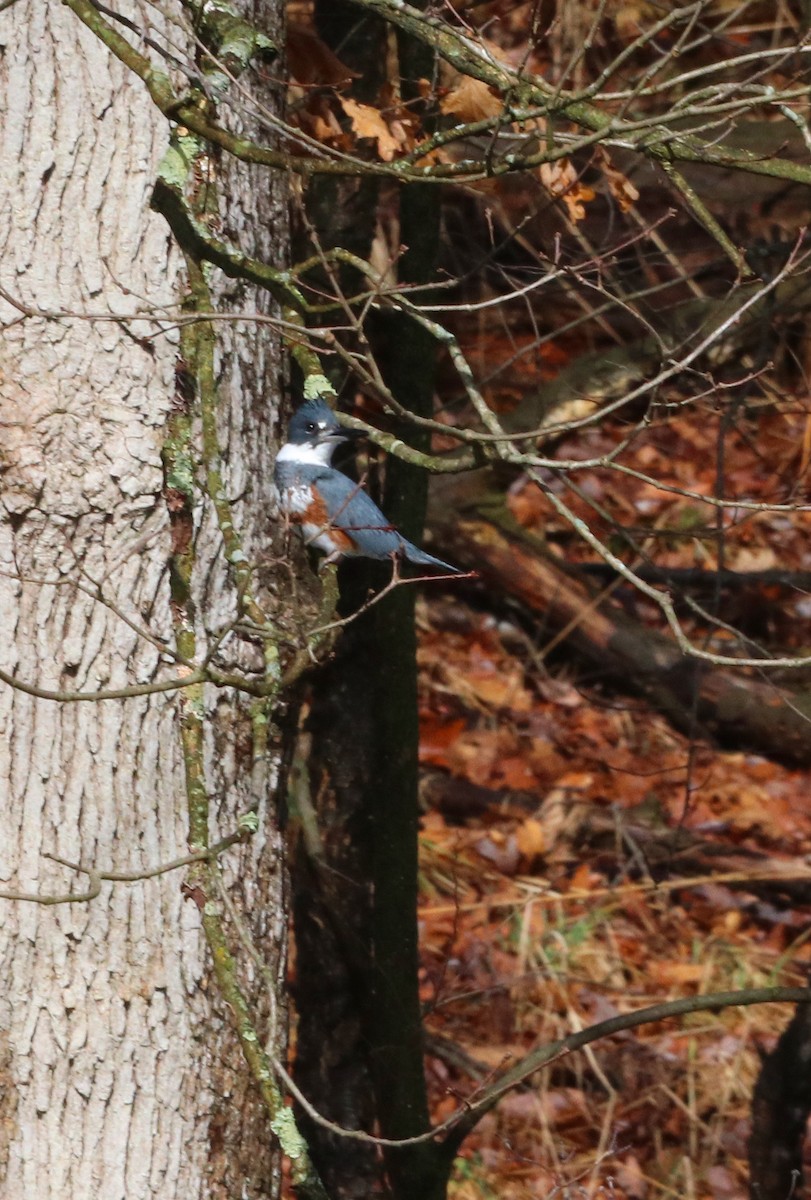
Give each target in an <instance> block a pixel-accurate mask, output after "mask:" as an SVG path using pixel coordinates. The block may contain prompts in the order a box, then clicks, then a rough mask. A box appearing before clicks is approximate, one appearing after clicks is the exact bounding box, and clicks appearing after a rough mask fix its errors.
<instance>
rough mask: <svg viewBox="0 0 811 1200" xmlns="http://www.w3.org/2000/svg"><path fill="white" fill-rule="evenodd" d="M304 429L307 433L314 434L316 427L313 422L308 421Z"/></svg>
mask: <svg viewBox="0 0 811 1200" xmlns="http://www.w3.org/2000/svg"><path fill="white" fill-rule="evenodd" d="M304 428H305V429H306V431H307V433H315V431H316V429H318V426H317V425H316V423H315V421H308V422H307V424H306V425H305V426H304Z"/></svg>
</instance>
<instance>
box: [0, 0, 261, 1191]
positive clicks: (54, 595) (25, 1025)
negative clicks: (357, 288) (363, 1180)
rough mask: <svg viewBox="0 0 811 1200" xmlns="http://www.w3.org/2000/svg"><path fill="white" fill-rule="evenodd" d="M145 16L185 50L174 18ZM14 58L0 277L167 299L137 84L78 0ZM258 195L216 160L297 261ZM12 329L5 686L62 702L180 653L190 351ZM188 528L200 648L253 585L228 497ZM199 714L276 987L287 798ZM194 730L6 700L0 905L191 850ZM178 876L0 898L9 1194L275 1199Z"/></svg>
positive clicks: (228, 344) (6, 398)
mask: <svg viewBox="0 0 811 1200" xmlns="http://www.w3.org/2000/svg"><path fill="white" fill-rule="evenodd" d="M268 7H269V8H270V9H271V12H270V14H269V15H270V16H272V9H273V8H274V7H275V6H270V5H269V6H268ZM126 11H127V15H128V16H129V17H130V18H131V19H133V20H135V21H137V22H138V23H139V24H141V25H142V26H148V27H149V28H150V31H151V32H152V33H153V35H156V36H158V37H160V36H161V34H162V32H165V28H164V27H163V26H162V22H163V20H164V18H163V17H162V16H161V15H160V11H161V10H158V9H156V8H154V7H152V6H150V7H147V6H146V5H144V6H143V7H138V6H132V7H129V8H127V10H126ZM172 33H173V37H174V38H177V36H178V29H177V28H174V29H173V30H172ZM0 41H2V42H3V43H4V44H5V53H4V54H3V55H2V56H0V112H2V113H3V133H2V138H0V211H2V212H3V213H4V214H7V219H6V220H5V221H4V222H3V223H2V225H0V286H1V287H3V288H4V289H6V291H7V292H8V293H9V294H10V295H11V296H13V297H15V298H17V299H19V300H21V301H22V302H24V303H25V304H28V305H30V306H32V307H35V308H38V309H47V310H49V311H52V310H67V311H69V312H73V313H88V312H89V313H96V314H98V313H102V312H107V311H109V312H111V313H113V314H124V313H131V312H132V311H133V310H135V309H137V308H140V307H142V306H147V305H170V306H174V305H176V304H177V302H178V300H179V298H180V296H181V288H182V279H181V259H180V256H179V254H178V253H177V252H176V250H175V249H174V248H173V244H172V240H171V238H170V236H169V232H168V229H167V227H166V224H165V222H164V221H163V219H162V218H161V217H160V216H158V215H157V214H153V213H151V212H150V211H149V198H150V194H151V190H152V184H153V181H154V177H155V172H156V168H157V166H158V163H159V161H160V158H161V156H162V154H163V153H164V151H165V149H166V145H167V139H168V133H169V130H168V125H167V123H166V122H165V120H164V119H163V118H162V117H161V116H160V115H159V114H158V113H157V111H156V110H155V109H154V107H153V106H152V104H151V102H150V100H149V98H148V96H147V95H146V93H145V90H144V88H143V86H142V84H141V83H140V82H139V81H138V80H137V79H134V78H133V77H132V76H130V75H128V73H127V72H126V71H125V69H124V67H123V66H121V64H120V63H118V62H117V61H116V60H115V59H113V57H112V56H111V55H110V54H109V52H108V51H107V50H106V48H105V47H104V46H103V45H101V44H100V43H99V42H98V41H97V40H96V39H95V38H94V37H93V36H92V35H91V34H90V33H89V32H88V30H87V29H85V28H84V27H83V26H82V25H81V24H80V23H79V22H78V20H77V19H76V18H75V17H74V16H73V15H72V14H71V13H70V12H69V11H67V10H66V9H64V8H62V7H61V6H59V5H40V4H35V3H33V2H28V0H18V3H17V4H15V5H14V6H13V7H12V8H10V9H7V10H6V11H5V12H3V13H0ZM255 184H256V181H255V180H254V179H252V178H251V177H250V175H249V173H248V171H247V170H244V169H240V170H234V171H231V170H230V169H228V168H227V167H226V168H224V177H223V183H222V192H223V194H225V193H226V192H227V193H228V195H229V197H230V199H229V203H228V211H227V213H226V214H225V216H226V219H227V220H228V222H229V227H230V229H231V230H232V231H233V232H234V233H235V234H236V236H240V235H241V234H242V233H243V232H244V231H245V230H246V229H248V227H249V226H251V225H254V226H255V225H256V224H258V223H260V222H261V226H262V229H263V230H265V231H267V230H272V231H273V238H271V234H270V233H269V232H263V233H262V234H261V235H259V236H257V235H253V236H248V237H247V240H248V246H247V248H248V249H249V251H250V252H256V251H257V250H262V251H263V252H269V251H271V250H272V251H273V253H275V254H276V255H279V254H280V253H281V254H284V251H285V244H284V231H285V222H284V219H283V215H280V214H281V213H282V210H281V209H280V204H279V193H278V191H277V190H274V188H273V186H272V185H271V182H270V181H269V180H268V179H267V178H265V179H264V180H263V183H262V187H261V188H257V187H256V186H255ZM9 215H10V220H9V219H8V216H9ZM271 240H273V241H274V242H275V246H271ZM259 242H261V243H263V244H262V245H258V244H257V243H259ZM251 243H253V244H251ZM234 299H235V300H236V304H237V305H238V304H241V303H245V304H246V306H249V307H255V303H256V302H255V301H254V300H253V298H252V297H250V298H248V297H246V296H245V295H237V296H236V297H234V296H233V294H232V297H231V299H230V303H231V304H233V303H234ZM260 303H261V302H260ZM0 320H2V321H3V323H4V326H5V328H4V330H3V339H2V344H0V430H1V431H2V432H1V434H0V438H1V445H2V451H1V453H2V459H1V460H0V470H2V477H1V478H0V627H1V628H2V630H3V637H2V639H1V640H0V668H2V669H4V670H5V671H6V672H10V673H13V674H14V675H15V676H17V677H19V679H21V680H23V681H26V682H28V683H35V684H37V685H39V686H40V687H45V688H51V689H61V690H65V689H67V690H71V689H79V690H82V691H94V690H97V689H99V688H118V687H124V686H128V685H131V684H136V683H137V684H141V683H149V682H151V681H154V680H156V679H161V678H165V677H166V676H167V675H170V674H172V673H173V670H174V669H173V667H172V664H171V661H170V660H169V659H168V658H167V656H166V655H165V654H163V653H162V652H161V649H160V644H159V643H158V644H156V642H155V641H154V640H150V639H163V640H166V641H167V642H169V643H171V638H172V623H171V615H170V608H169V589H168V580H167V561H168V557H169V554H170V543H169V525H168V519H167V508H166V503H165V499H164V495H163V476H162V465H161V449H162V444H163V439H164V424H165V421H166V419H167V416H168V414H169V413H170V412H171V411H172V407H173V403H174V398H175V371H176V367H177V362H178V336H177V333H176V332H172V333H169V334H167V335H165V336H159V337H156V338H154V339H152V340H148V341H147V340H143V339H145V337H146V335H147V334H150V333H153V332H154V325H148V324H147V323H146V322H144V323H140V324H135V325H132V324H128V325H126V326H122V325H119V324H117V323H114V322H110V321H106V322H95V321H87V320H80V319H60V320H49V319H46V318H39V317H28V318H26V319H22V318H21V314H20V312H19V311H16V310H15V309H14V308H13V307H12V306H11V305H10V304H8V303H6V302H5V301H2V300H0ZM167 324H170V322H167ZM257 329H260V332H258V333H257V332H256V330H257ZM220 370H221V375H222V378H221V399H222V416H221V428H220V436H221V441H222V443H223V457H224V465H225V475H226V488H227V490H228V493H229V495H239V496H240V497H241V498H242V499H241V503H240V504H239V505H238V506H237V510H236V515H237V518H238V520H239V522H240V524H241V526H242V527H243V529H244V531H245V534H246V550H247V553H248V554H254V553H256V552H257V550H258V549H259V548H260V546H261V543H262V539H263V537H264V536H265V534H266V528H267V527H266V515H265V514H266V513H267V510H268V506H269V486H270V480H269V472H268V469H267V458H268V453H267V447H268V442H269V420H270V417H271V415H272V413H273V411H274V410H273V404H274V400H275V396H276V388H275V383H276V377H277V375H278V357H277V343H276V341H275V339H274V338H273V337H272V336H271V335H270V334H269V333H268V331H267V327H264V328H260V327H255V326H247V327H246V326H243V327H240V328H239V329H234V330H233V331H231V332H229V333H228V334H227V335H226V336H225V338H224V339H223V344H222V354H221V361H220ZM195 518H196V521H195V526H196V528H195V553H196V556H197V564H198V565H197V569H196V577H197V580H198V596H197V600H198V613H197V616H198V620H199V624H200V633H201V634H204V631H205V630H208V631H209V632H211V631H216V630H217V629H218V628H219V627H220V625H221V624H222V622H223V620H224V619H226V618H227V616H228V615H230V614H231V613H232V612H233V588H232V587H230V586H229V583H228V580H227V577H226V572H225V565H224V561H223V557H222V553H221V543H220V538H219V535H218V534H217V532H216V526H215V522H214V519H213V516H212V513H211V510H210V505H207V504H202V503H201V505H200V508H199V511H198V512H197V513H195ZM82 589H86V590H82ZM88 592H91V593H98V594H96V595H90V594H88ZM99 595H101V597H102V598H101V599H100V598H99ZM113 606H114V607H113ZM147 635H148V636H147ZM207 707H208V711H209V716H210V717H211V735H210V740H211V745H210V747H209V766H210V768H211V783H212V789H213V790H214V791H215V793H216V797H217V801H218V806H217V809H216V811H215V812H214V813H213V816H212V822H211V825H212V828H211V830H210V832H211V837H212V840H216V839H217V838H218V837H220V836H223V835H225V834H227V833H230V832H231V831H232V830H233V829H234V827H235V823H236V818H237V815H238V814H239V813H240V812H243V811H245V809H247V808H249V807H251V806H256V805H258V806H259V810H260V818H261V825H260V834H259V836H258V837H257V838H256V839H255V840H254V842H253V843H252V845H251V846H250V847H248V848H246V849H244V850H232V851H231V852H229V853H230V856H231V857H230V863H232V864H233V867H232V870H233V877H234V878H236V879H238V880H240V882H239V884H238V885H236V886H235V891H234V894H235V896H236V898H237V900H238V902H239V901H241V902H242V903H243V904H245V905H251V906H252V908H253V911H254V912H256V913H258V914H265V915H264V916H262V917H258V918H257V921H256V922H255V924H254V934H255V935H257V936H258V937H259V938H260V941H262V942H263V944H264V945H266V946H267V947H269V948H270V959H271V964H272V969H275V970H277V971H279V970H281V969H282V968H283V955H282V954H281V952H280V946H281V945H282V944H283V936H282V933H283V918H282V904H281V891H280V889H281V881H280V876H279V873H278V868H277V866H276V863H277V861H278V855H277V854H276V853H274V851H275V849H276V848H277V844H276V843H277V834H276V832H274V831H273V826H272V825H271V824H270V823H269V821H268V813H267V799H268V793H269V787H270V784H271V782H272V780H271V779H270V778H269V772H268V769H267V768H263V767H262V766H261V764H260V766H259V767H258V768H255V767H253V766H252V764H251V754H250V748H248V751H247V752H246V751H245V748H244V743H243V742H242V741H241V740H240V739H241V738H243V736H245V735H246V730H247V736H248V737H249V736H250V726H249V723H248V721H247V717H246V714H245V712H244V711H243V706H240V705H236V704H235V703H234V701H233V698H232V697H231V695H230V694H229V693H220V694H216V695H215V694H213V693H211V694H209V695H208V696H207ZM176 713H177V696H176V694H174V693H164V694H157V695H152V696H148V697H141V698H135V699H127V700H108V701H104V702H101V703H80V704H70V703H68V704H63V703H56V702H53V701H50V700H43V699H38V698H35V697H32V696H30V695H27V694H25V693H24V692H22V691H20V690H16V689H14V688H10V687H7V686H6V685H4V684H3V685H0V798H1V800H0V888H2V889H4V890H6V891H8V890H13V891H21V892H28V893H31V892H37V893H64V892H69V891H74V892H76V891H80V890H82V889H83V888H84V887H85V885H86V882H87V880H86V878H85V877H83V876H79V875H76V874H75V873H73V872H72V871H70V870H69V869H68V868H66V867H65V866H62V865H59V864H56V863H53V862H51V861H48V860H47V859H44V858H43V854H46V853H51V854H56V855H59V856H61V857H63V858H64V859H66V860H69V861H70V862H73V863H82V864H84V865H86V866H90V867H92V868H95V869H99V870H111V869H112V870H122V871H140V870H145V869H147V868H150V867H154V866H156V865H157V864H159V863H161V862H165V861H167V860H171V859H173V858H175V857H177V856H179V855H183V854H184V853H186V852H187V836H188V835H187V821H186V816H185V796H184V783H183V766H182V756H181V749H180V743H179V739H178V728H177V715H176ZM270 864H273V865H272V866H271V865H270ZM182 879H183V873H182V872H177V871H175V872H172V873H169V874H167V875H163V876H160V877H157V878H154V879H151V880H148V881H142V882H137V883H134V884H110V883H105V884H103V885H102V890H101V894H100V895H99V897H98V898H97V899H96V900H95V901H92V902H91V903H89V904H75V903H74V904H65V905H59V906H53V907H44V906H41V905H37V904H33V903H30V902H25V901H20V900H7V899H2V900H0V973H1V974H2V978H3V980H4V986H3V988H2V993H1V994H0V1092H1V1093H2V1096H3V1100H2V1110H0V1112H1V1115H2V1121H0V1130H1V1132H0V1194H2V1195H3V1197H4V1198H5V1200H23V1198H25V1200H28V1198H29V1197H33V1196H36V1197H37V1198H38V1200H49V1198H53V1200H73V1198H74V1197H75V1198H77V1200H78V1198H79V1197H81V1198H85V1197H88V1196H106V1197H110V1198H111V1200H112V1198H115V1197H122V1198H123V1197H126V1200H140V1198H142V1197H170V1196H181V1195H182V1196H184V1197H189V1198H192V1197H197V1196H203V1195H212V1196H216V1195H225V1194H229V1195H244V1196H254V1195H260V1194H261V1195H269V1194H271V1191H270V1190H269V1189H271V1188H272V1186H273V1184H272V1182H271V1176H272V1172H273V1170H274V1168H273V1167H272V1165H271V1163H270V1162H269V1153H270V1151H269V1142H270V1138H269V1136H268V1133H267V1129H266V1127H265V1129H264V1133H263V1134H262V1135H261V1137H260V1136H259V1134H258V1131H257V1128H256V1126H255V1123H254V1118H255V1117H256V1116H257V1113H256V1105H255V1102H254V1101H253V1100H252V1099H251V1098H250V1097H251V1096H252V1088H251V1084H250V1082H249V1081H248V1079H247V1072H246V1070H245V1067H244V1065H243V1063H242V1060H241V1057H240V1053H239V1049H238V1046H237V1044H236V1041H235V1039H234V1037H233V1034H232V1032H231V1029H230V1025H229V1014H228V1013H227V1012H226V1011H225V1009H224V1006H222V1005H220V1004H218V1001H217V996H216V991H215V989H214V987H213V984H211V982H210V981H209V979H208V965H207V956H206V950H205V946H204V944H203V941H202V937H201V932H200V917H199V913H198V912H197V910H196V908H195V906H194V905H193V904H188V903H185V902H184V900H183V897H182V894H181V888H180V885H181V882H182ZM274 964H275V965H274ZM246 970H247V974H248V976H250V975H251V973H252V971H251V969H250V966H248V968H246ZM237 1135H238V1140H237Z"/></svg>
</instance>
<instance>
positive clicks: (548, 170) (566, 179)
mask: <svg viewBox="0 0 811 1200" xmlns="http://www.w3.org/2000/svg"><path fill="white" fill-rule="evenodd" d="M538 173H539V175H540V177H541V183H542V184H543V185H544V187H545V188H546V190H547V191H548V192H549V194H550V195H551V196H554V197H555V199H556V200H562V201H563V203H564V204H565V205H566V208H567V210H568V213H569V218H570V219H571V220H572V221H582V220H583V218H584V217H585V215H586V209H585V205H586V204H587V203H588V202H589V200H593V199H594V197H595V195H596V193H595V191H594V189H593V188H590V187H587V186H586V185H585V184H584V183H581V182H580V180H579V179H578V177H577V172H576V171H575V169H574V167H573V166H572V164H571V162H570V161H569V159H568V158H560V159H558V160H557V162H551V163H541V165H540V167H539V168H538Z"/></svg>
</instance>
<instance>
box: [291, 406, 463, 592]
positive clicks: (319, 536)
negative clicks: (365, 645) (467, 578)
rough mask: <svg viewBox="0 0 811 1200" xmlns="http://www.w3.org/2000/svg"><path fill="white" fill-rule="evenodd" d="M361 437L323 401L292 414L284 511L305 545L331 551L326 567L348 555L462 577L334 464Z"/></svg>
mask: <svg viewBox="0 0 811 1200" xmlns="http://www.w3.org/2000/svg"><path fill="white" fill-rule="evenodd" d="M359 436H362V432H360V431H357V430H354V429H345V428H344V427H343V426H342V425H340V424H339V423H338V419H337V418H336V416H335V413H334V412H333V411H332V409H331V408H330V407H329V405H328V404H326V403H325V401H323V400H305V401H304V403H303V404H301V405H300V406H299V408H297V409H296V411H295V413H294V414H293V416H292V417H291V418H290V424H289V426H288V429H287V441H286V442H285V444H284V445H283V446H282V447H281V449H280V450H279V453H278V454H277V455H276V463H275V467H274V483H275V485H276V492H277V496H278V502H279V509H280V511H281V512H282V514H283V515H284V517H285V518H286V519H287V520H288V521H289V522H290V523H291V524H293V525H297V526H299V528H300V531H301V535H302V537H303V539H304V544H305V545H307V546H314V547H315V548H316V549H317V550H322V551H324V553H325V554H326V558H325V559H324V561H323V563H322V564H321V565H322V566H324V565H326V564H327V563H332V562H338V561H339V560H340V559H342V558H344V557H346V558H376V559H381V560H385V559H387V558H390V559H391V560H392V562H393V564H394V571H395V574H396V572H397V566H398V563H399V561H400V560H401V559H404V558H405V559H407V560H408V561H409V562H411V563H414V564H415V565H416V566H420V567H433V568H435V569H436V570H438V571H445V572H447V573H448V574H452V575H461V574H462V572H461V571H460V570H459V568H458V567H453V566H451V564H450V563H446V562H443V561H442V559H441V558H435V557H434V555H433V554H428V553H426V551H425V550H420V549H419V547H418V546H415V545H414V543H413V542H410V541H409V540H408V538H405V537H403V535H402V534H401V533H399V532H398V531H397V529H395V527H394V526H393V525H392V524H391V522H389V521H388V520H387V519H386V517H385V516H384V515H383V513H382V512H381V511H380V509H379V508H378V507H377V505H376V504H375V502H374V500H372V498H371V496H369V495H367V493H366V492H365V491H364V490H363V488H362V487H361V486H360V484H359V483H355V482H354V481H353V480H352V479H350V478H349V476H348V475H344V474H343V473H342V472H341V471H338V470H336V468H335V467H333V466H332V456H333V454H334V453H335V451H336V450H337V448H338V446H339V445H341V443H342V442H345V441H350V440H351V439H353V438H355V437H359Z"/></svg>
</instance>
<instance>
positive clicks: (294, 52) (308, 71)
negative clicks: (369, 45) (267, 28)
mask: <svg viewBox="0 0 811 1200" xmlns="http://www.w3.org/2000/svg"><path fill="white" fill-rule="evenodd" d="M287 61H288V63H289V65H290V76H291V78H292V79H294V80H295V81H296V83H303V84H320V85H321V86H322V87H333V88H344V87H348V86H349V84H350V83H351V82H352V80H353V79H358V78H359V76H358V73H357V71H352V70H350V68H349V67H347V66H345V65H344V63H342V62H341V60H340V58H338V57H337V55H335V54H333V52H332V51H331V50H330V48H329V46H328V45H327V44H326V43H325V42H322V41H321V38H320V37H318V35H317V34H315V33H313V32H312V30H310V29H305V28H304V26H302V25H288V27H287Z"/></svg>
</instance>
